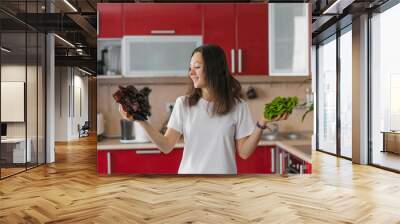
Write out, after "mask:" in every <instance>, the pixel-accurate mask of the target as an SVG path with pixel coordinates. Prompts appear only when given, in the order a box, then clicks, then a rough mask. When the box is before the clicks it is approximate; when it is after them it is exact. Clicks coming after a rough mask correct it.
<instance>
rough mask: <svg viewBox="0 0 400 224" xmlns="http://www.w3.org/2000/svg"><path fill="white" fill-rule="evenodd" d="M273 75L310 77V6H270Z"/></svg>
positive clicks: (270, 66)
mask: <svg viewBox="0 0 400 224" xmlns="http://www.w3.org/2000/svg"><path fill="white" fill-rule="evenodd" d="M268 8H269V13H268V15H269V75H270V76H308V75H309V74H310V41H311V36H310V23H311V19H310V16H311V14H310V4H309V3H270V4H269V7H268Z"/></svg>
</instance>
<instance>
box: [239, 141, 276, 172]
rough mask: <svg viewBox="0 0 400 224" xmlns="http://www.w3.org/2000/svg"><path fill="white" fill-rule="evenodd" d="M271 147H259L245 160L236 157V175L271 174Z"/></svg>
mask: <svg viewBox="0 0 400 224" xmlns="http://www.w3.org/2000/svg"><path fill="white" fill-rule="evenodd" d="M271 159H272V156H271V147H268V146H259V147H257V148H256V150H255V151H254V152H253V154H252V155H251V156H250V157H249V158H247V159H246V160H244V159H241V158H240V157H239V156H238V155H236V162H237V169H238V174H243V173H249V174H250V173H253V174H270V173H272V169H271V166H272V163H271Z"/></svg>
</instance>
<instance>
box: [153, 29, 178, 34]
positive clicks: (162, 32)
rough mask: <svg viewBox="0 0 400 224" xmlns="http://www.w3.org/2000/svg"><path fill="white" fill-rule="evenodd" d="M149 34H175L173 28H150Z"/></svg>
mask: <svg viewBox="0 0 400 224" xmlns="http://www.w3.org/2000/svg"><path fill="white" fill-rule="evenodd" d="M150 33H151V34H175V30H151V31H150Z"/></svg>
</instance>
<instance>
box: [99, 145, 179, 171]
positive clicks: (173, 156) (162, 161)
mask: <svg viewBox="0 0 400 224" xmlns="http://www.w3.org/2000/svg"><path fill="white" fill-rule="evenodd" d="M108 153H110V162H109V163H108V162H107V154H108ZM182 153H183V150H182V149H174V150H172V152H170V153H168V154H164V153H162V152H160V151H158V150H157V149H143V150H139V149H137V150H133V149H132V150H104V151H103V150H102V151H98V158H97V159H98V172H99V173H101V174H107V173H108V164H110V173H111V174H128V173H129V174H177V173H178V169H179V164H180V162H181V159H182Z"/></svg>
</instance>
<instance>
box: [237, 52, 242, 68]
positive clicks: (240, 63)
mask: <svg viewBox="0 0 400 224" xmlns="http://www.w3.org/2000/svg"><path fill="white" fill-rule="evenodd" d="M238 73H242V49H240V48H239V49H238Z"/></svg>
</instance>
